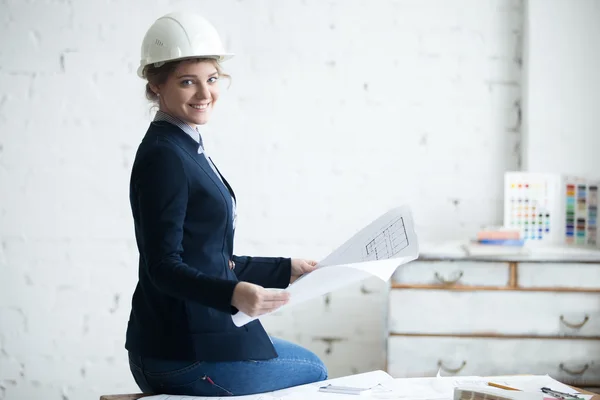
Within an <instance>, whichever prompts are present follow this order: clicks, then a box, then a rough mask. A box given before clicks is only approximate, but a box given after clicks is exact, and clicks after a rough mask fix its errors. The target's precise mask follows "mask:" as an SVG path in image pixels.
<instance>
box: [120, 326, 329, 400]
mask: <svg viewBox="0 0 600 400" xmlns="http://www.w3.org/2000/svg"><path fill="white" fill-rule="evenodd" d="M272 340H273V345H274V346H275V349H276V350H277V354H279V357H277V358H274V359H271V360H258V361H253V360H248V361H232V362H204V361H172V360H159V359H155V358H150V357H139V356H136V355H133V354H131V353H130V354H129V366H130V369H131V372H132V374H133V377H134V379H135V382H136V383H137V385H138V386H139V387H140V389H141V390H142V392H144V393H153V394H179V395H188V396H241V395H248V394H255V393H264V392H270V391H273V390H278V389H284V388H287V387H291V386H297V385H303V384H306V383H312V382H318V381H322V380H325V379H327V369H326V368H325V365H323V362H322V361H321V360H320V359H319V358H318V357H317V356H316V355H315V354H314V353H312V352H310V351H309V350H306V349H305V348H303V347H300V346H298V345H295V344H293V343H290V342H288V341H285V340H282V339H277V338H272Z"/></svg>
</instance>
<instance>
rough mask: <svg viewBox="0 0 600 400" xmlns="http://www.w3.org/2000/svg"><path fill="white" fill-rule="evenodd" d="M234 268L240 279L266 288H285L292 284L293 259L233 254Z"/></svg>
mask: <svg viewBox="0 0 600 400" xmlns="http://www.w3.org/2000/svg"><path fill="white" fill-rule="evenodd" d="M232 259H233V262H235V269H234V270H233V271H234V272H235V274H236V275H237V277H238V279H239V280H240V281H246V282H251V283H255V284H257V285H260V286H262V287H265V288H279V289H285V288H286V287H288V286H289V284H290V277H291V274H292V261H291V259H289V258H282V257H249V256H235V255H234V256H233V257H232Z"/></svg>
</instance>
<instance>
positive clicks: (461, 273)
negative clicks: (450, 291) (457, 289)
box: [435, 271, 464, 285]
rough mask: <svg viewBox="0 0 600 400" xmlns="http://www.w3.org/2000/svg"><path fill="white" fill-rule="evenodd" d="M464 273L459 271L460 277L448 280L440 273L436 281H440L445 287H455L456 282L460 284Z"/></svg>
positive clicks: (436, 275) (436, 274)
mask: <svg viewBox="0 0 600 400" xmlns="http://www.w3.org/2000/svg"><path fill="white" fill-rule="evenodd" d="M463 274H464V273H463V271H458V276H457V277H456V278H454V279H446V278H444V277H443V276H441V275H440V274H439V273H438V272H436V273H435V279H437V280H438V281H440V282H441V283H443V284H444V285H454V284H455V283H456V282H458V281H459V280H460V278H462V277H463Z"/></svg>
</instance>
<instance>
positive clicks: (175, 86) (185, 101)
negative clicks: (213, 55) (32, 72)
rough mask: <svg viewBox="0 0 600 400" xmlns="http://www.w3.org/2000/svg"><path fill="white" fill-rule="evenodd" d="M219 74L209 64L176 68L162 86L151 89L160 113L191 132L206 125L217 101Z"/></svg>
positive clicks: (202, 62)
mask: <svg viewBox="0 0 600 400" xmlns="http://www.w3.org/2000/svg"><path fill="white" fill-rule="evenodd" d="M218 80H219V71H218V70H217V67H216V65H215V62H214V61H213V60H186V61H181V62H179V63H178V64H177V66H176V67H175V69H174V70H173V71H172V72H171V73H169V76H168V78H167V79H166V81H165V82H164V83H161V84H158V85H151V88H152V91H153V92H154V93H156V94H157V95H158V104H159V109H160V110H161V111H164V112H166V113H167V114H169V115H171V116H173V117H176V118H179V119H180V120H182V121H184V122H186V123H187V124H189V125H190V126H192V127H193V128H196V126H198V125H203V124H206V123H207V122H208V120H209V119H210V115H211V113H212V110H213V108H214V106H215V103H216V102H217V100H218V99H219V85H218Z"/></svg>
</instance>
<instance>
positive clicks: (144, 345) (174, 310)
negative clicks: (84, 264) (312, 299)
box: [125, 121, 291, 361]
mask: <svg viewBox="0 0 600 400" xmlns="http://www.w3.org/2000/svg"><path fill="white" fill-rule="evenodd" d="M222 179H223V181H221V180H220V179H219V177H218V176H217V175H216V174H215V172H214V171H213V170H212V168H211V167H210V165H209V164H208V161H207V159H206V157H205V156H204V155H203V154H198V143H196V142H195V141H194V140H193V139H192V138H191V137H190V136H188V135H187V134H186V133H185V132H183V131H182V130H181V129H180V128H178V127H176V126H175V125H172V124H170V123H168V122H165V121H155V122H152V123H151V124H150V127H149V128H148V131H147V133H146V136H145V137H144V139H143V140H142V142H141V144H140V146H139V148H138V151H137V154H136V157H135V161H134V163H133V169H132V173H131V182H130V202H131V209H132V213H133V219H134V223H135V236H136V241H137V246H138V249H139V253H140V258H139V281H138V284H137V286H136V289H135V292H134V294H133V300H132V310H131V315H130V318H129V324H128V327H127V337H126V343H125V347H126V349H127V350H129V351H130V352H131V353H134V354H135V355H139V356H149V357H157V358H165V359H176V360H198V361H238V360H264V359H270V358H274V357H277V353H276V351H275V348H274V347H273V344H272V343H271V340H270V339H269V337H268V335H267V333H266V332H265V330H264V329H263V327H262V325H261V324H260V322H259V321H258V320H255V321H253V322H251V323H249V324H247V325H245V326H243V327H239V328H238V327H236V326H235V325H234V324H233V322H232V320H231V315H232V314H234V313H235V312H237V310H236V309H235V308H234V307H232V305H231V298H232V296H233V290H234V288H235V285H236V284H237V282H238V280H242V281H247V282H252V283H256V284H258V285H261V286H263V287H275V288H285V287H287V286H288V285H289V283H290V273H291V262H290V259H289V258H271V257H244V256H234V255H233V236H234V229H233V220H232V218H233V215H232V198H231V197H232V196H234V193H233V191H232V190H231V187H230V186H229V184H228V183H227V181H226V180H225V178H222ZM224 183H225V185H226V186H225V185H224ZM234 198H235V197H234ZM230 260H233V261H234V262H235V268H234V269H233V270H231V269H230V268H229V261H230Z"/></svg>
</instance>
